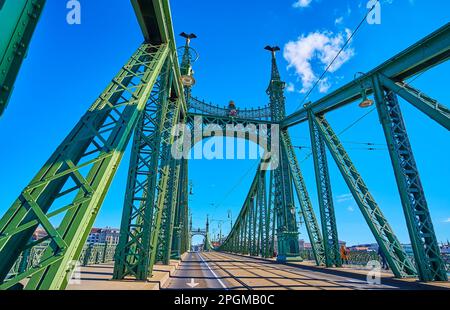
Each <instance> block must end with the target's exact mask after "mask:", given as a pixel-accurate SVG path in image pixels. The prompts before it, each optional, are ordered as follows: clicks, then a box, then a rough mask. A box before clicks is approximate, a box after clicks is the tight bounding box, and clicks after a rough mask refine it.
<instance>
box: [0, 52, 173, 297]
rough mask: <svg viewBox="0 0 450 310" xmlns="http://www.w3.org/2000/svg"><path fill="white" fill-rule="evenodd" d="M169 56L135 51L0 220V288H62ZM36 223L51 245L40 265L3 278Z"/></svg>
mask: <svg viewBox="0 0 450 310" xmlns="http://www.w3.org/2000/svg"><path fill="white" fill-rule="evenodd" d="M168 51H169V50H168V46H167V45H165V44H164V45H161V46H152V45H148V44H143V45H142V46H141V47H139V49H138V50H137V52H136V53H135V54H134V55H133V56H132V57H131V59H130V60H129V62H128V63H127V64H126V65H125V66H124V67H123V68H122V70H121V71H120V72H119V74H118V75H117V76H116V78H115V79H114V80H113V81H112V83H111V84H110V85H109V86H108V87H107V88H106V90H105V91H104V92H103V93H102V95H100V97H99V98H98V99H97V101H96V102H95V103H94V104H93V105H92V106H91V108H90V109H89V110H88V111H87V112H86V114H85V115H84V116H83V117H82V119H81V120H80V122H79V123H78V124H77V125H76V126H75V128H74V129H73V130H72V132H71V133H70V134H69V135H68V137H67V138H66V139H65V140H64V141H63V143H62V144H61V145H60V146H59V147H58V149H57V150H56V151H55V153H54V154H53V155H52V156H51V158H50V159H49V160H48V161H47V163H46V164H45V165H44V167H43V168H42V169H41V171H40V172H39V173H38V174H37V175H36V177H35V178H34V179H33V180H32V181H31V183H30V185H28V186H27V187H26V188H25V190H24V191H23V192H22V193H21V195H20V197H19V198H18V199H17V201H16V202H15V203H14V204H13V206H12V207H11V208H10V209H9V210H8V211H7V213H6V214H5V215H4V216H3V218H2V219H1V220H0V236H1V237H0V281H1V283H2V284H1V285H0V289H6V288H9V287H12V286H14V285H16V284H18V283H19V281H21V280H23V279H25V278H27V277H30V276H31V278H30V279H29V281H28V283H27V285H26V289H41V290H42V289H43V290H47V289H51V290H53V289H64V288H65V287H66V285H67V283H68V281H69V279H70V276H71V273H72V270H73V268H74V264H73V262H74V261H76V260H78V257H79V255H80V253H81V251H82V249H83V246H84V243H85V242H86V240H87V237H88V234H89V233H90V230H91V227H92V225H93V223H94V220H95V218H96V215H97V213H98V211H99V209H100V206H101V204H102V202H103V200H104V198H105V195H106V193H107V190H108V188H109V186H110V184H111V181H112V179H113V177H114V175H115V172H116V170H117V167H118V165H119V163H120V161H121V159H122V156H123V153H124V152H125V149H126V146H127V144H128V141H129V139H130V136H131V134H132V131H133V129H134V128H135V126H136V124H137V122H138V119H139V118H140V116H141V114H142V112H143V110H144V108H145V105H146V102H147V100H148V98H149V97H150V93H151V90H152V88H153V85H154V83H155V81H156V79H157V77H158V75H159V72H160V71H161V67H162V65H163V63H164V61H165V59H166V57H167V55H168ZM68 201H72V202H71V203H68V204H67V202H68ZM61 203H62V204H63V206H61V205H60V204H61ZM57 215H59V216H64V217H63V219H62V221H61V222H60V224H59V225H58V226H57V227H55V226H54V224H53V222H52V220H53V219H54V217H55V216H57ZM39 225H41V226H42V227H43V228H44V229H45V230H46V231H47V233H48V235H49V239H50V240H51V242H50V245H49V246H48V247H47V249H46V250H45V252H44V254H43V255H42V257H41V259H40V262H39V264H38V265H37V266H35V267H32V268H30V269H29V270H27V271H26V272H24V273H22V274H20V275H18V276H16V277H15V278H13V279H10V280H8V281H5V280H6V279H5V277H6V275H7V274H8V272H9V270H10V268H11V267H12V265H13V264H14V262H15V261H16V260H17V258H18V257H19V255H20V253H21V252H22V251H23V250H24V249H25V248H26V246H27V243H28V242H29V240H30V238H31V236H32V234H33V232H34V231H35V229H36V228H37V227H38V226H39ZM44 239H45V240H46V239H47V238H44ZM41 241H42V240H41Z"/></svg>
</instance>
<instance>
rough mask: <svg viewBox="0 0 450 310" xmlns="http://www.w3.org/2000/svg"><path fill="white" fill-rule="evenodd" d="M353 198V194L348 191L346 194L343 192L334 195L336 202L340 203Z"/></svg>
mask: <svg viewBox="0 0 450 310" xmlns="http://www.w3.org/2000/svg"><path fill="white" fill-rule="evenodd" d="M352 199H353V195H352V194H350V193H348V194H343V195H339V196H337V197H336V201H337V202H338V203H342V202H346V201H350V200H352Z"/></svg>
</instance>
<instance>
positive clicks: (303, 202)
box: [281, 130, 325, 265]
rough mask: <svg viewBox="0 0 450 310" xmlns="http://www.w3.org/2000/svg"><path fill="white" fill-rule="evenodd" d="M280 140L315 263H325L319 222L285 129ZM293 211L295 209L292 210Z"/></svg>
mask: <svg viewBox="0 0 450 310" xmlns="http://www.w3.org/2000/svg"><path fill="white" fill-rule="evenodd" d="M281 141H282V144H283V147H284V149H285V151H286V153H287V159H288V161H289V167H290V171H291V175H292V181H293V183H294V187H295V190H296V192H297V197H298V200H299V202H300V208H301V214H302V216H303V218H304V220H305V226H306V230H307V232H308V237H309V240H310V241H311V247H312V250H313V254H314V259H315V261H316V264H317V265H323V264H325V250H324V245H323V239H322V234H321V232H320V228H319V224H318V222H317V218H316V215H315V213H314V209H313V207H312V203H311V199H310V198H309V194H308V190H307V188H306V183H305V180H304V178H303V174H302V172H301V169H300V165H299V163H298V161H297V156H296V155H295V152H294V148H293V146H292V143H291V138H290V137H289V133H288V132H287V130H283V131H282V132H281ZM294 213H295V210H294Z"/></svg>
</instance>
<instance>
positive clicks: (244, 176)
mask: <svg viewBox="0 0 450 310" xmlns="http://www.w3.org/2000/svg"><path fill="white" fill-rule="evenodd" d="M259 164H260V162H259V161H256V162H255V164H254V165H252V166H251V167H250V168H249V169H248V170H247V171H246V172H245V173H244V174H243V175H242V176H241V177H240V178H239V179H238V181H237V182H236V184H235V185H233V187H232V188H231V189H230V190H229V191H228V192H227V193H226V194H225V196H224V197H223V199H222V200H221V202H220V203H218V204H215V205H214V210H213V212H216V210H217V208H218V207H220V206H222V204H223V203H224V202H225V200H227V198H228V197H229V196H230V195H231V193H232V192H234V191H235V190H236V188H237V187H238V186H239V185H241V183H242V181H243V180H244V179H245V178H246V177H247V176H248V175H249V174H250V173H251V172H252V171H254V170H255V169H256V167H257V166H258V165H259ZM214 214H215V213H213V215H214Z"/></svg>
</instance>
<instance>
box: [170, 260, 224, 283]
mask: <svg viewBox="0 0 450 310" xmlns="http://www.w3.org/2000/svg"><path fill="white" fill-rule="evenodd" d="M203 255H204V253H197V252H190V253H188V254H187V255H186V256H185V257H184V259H183V261H182V262H181V264H180V266H179V267H178V269H177V271H176V272H175V273H174V275H173V276H171V278H170V280H169V281H168V284H167V285H166V287H165V289H177V290H179V289H226V288H227V287H226V285H225V283H224V281H223V280H222V279H220V277H219V276H218V275H217V274H216V273H215V271H214V270H213V269H212V268H211V267H210V266H209V264H208V262H207V261H205V259H204V257H203Z"/></svg>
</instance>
